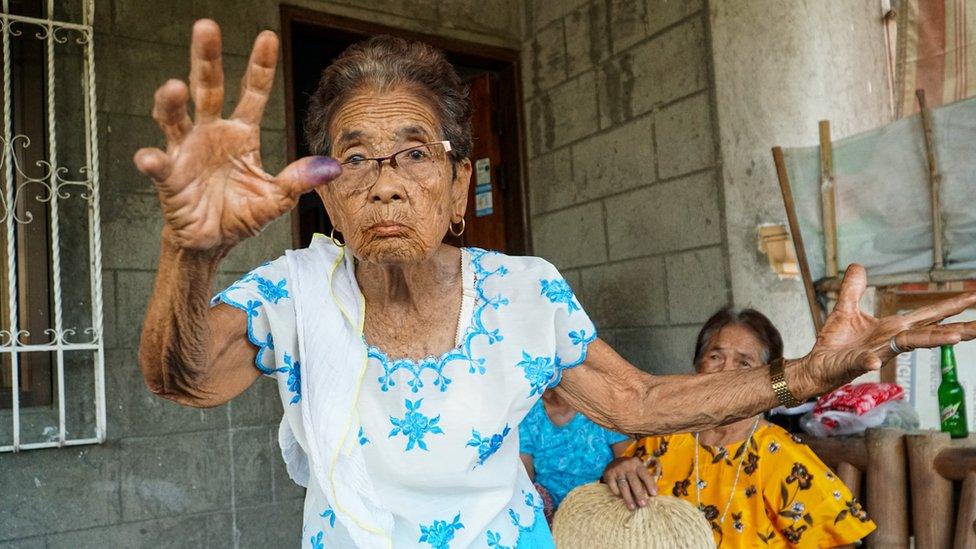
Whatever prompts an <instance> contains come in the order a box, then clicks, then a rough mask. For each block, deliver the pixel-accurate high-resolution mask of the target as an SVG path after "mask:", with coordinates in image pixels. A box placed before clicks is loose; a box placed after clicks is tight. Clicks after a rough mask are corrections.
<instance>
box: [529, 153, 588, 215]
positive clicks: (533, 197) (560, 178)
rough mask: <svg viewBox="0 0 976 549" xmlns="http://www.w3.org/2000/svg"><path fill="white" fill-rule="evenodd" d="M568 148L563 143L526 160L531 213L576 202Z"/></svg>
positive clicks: (535, 213)
mask: <svg viewBox="0 0 976 549" xmlns="http://www.w3.org/2000/svg"><path fill="white" fill-rule="evenodd" d="M569 151H570V149H569V148H568V147H566V148H562V149H558V150H556V151H554V152H552V153H549V154H545V155H542V156H538V157H536V158H533V159H531V160H529V170H528V171H529V184H528V186H529V209H530V212H531V214H532V215H537V214H541V213H544V212H547V211H549V210H554V209H557V208H564V207H566V206H569V205H570V204H573V203H575V202H576V200H577V195H576V185H575V183H574V182H573V170H572V167H573V166H572V160H571V156H570V152H569Z"/></svg>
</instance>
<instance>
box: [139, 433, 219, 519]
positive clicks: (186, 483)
mask: <svg viewBox="0 0 976 549" xmlns="http://www.w3.org/2000/svg"><path fill="white" fill-rule="evenodd" d="M229 440H230V437H229V435H228V433H227V431H226V430H222V431H203V432H199V433H181V434H175V435H167V436H160V437H145V438H132V439H125V440H123V441H121V443H120V447H121V454H120V461H121V463H122V498H121V499H122V519H123V520H124V521H126V522H129V521H137V520H146V519H151V518H163V517H166V516H173V515H184V514H189V513H203V512H208V511H216V510H219V509H222V508H225V507H227V506H228V505H230V493H231V484H232V483H231V477H230V466H229V464H230V445H229Z"/></svg>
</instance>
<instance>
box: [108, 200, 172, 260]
mask: <svg viewBox="0 0 976 549" xmlns="http://www.w3.org/2000/svg"><path fill="white" fill-rule="evenodd" d="M101 218H102V267H103V268H105V269H155V268H156V266H157V264H158V262H159V242H160V240H159V239H160V235H161V234H162V230H163V216H162V212H161V209H160V206H159V200H158V199H157V198H156V197H155V196H153V195H149V194H103V195H102V197H101Z"/></svg>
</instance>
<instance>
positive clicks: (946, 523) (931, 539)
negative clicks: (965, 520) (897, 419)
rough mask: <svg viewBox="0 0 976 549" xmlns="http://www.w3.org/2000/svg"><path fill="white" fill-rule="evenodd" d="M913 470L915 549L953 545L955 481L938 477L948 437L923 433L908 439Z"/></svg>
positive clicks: (937, 548) (909, 461)
mask: <svg viewBox="0 0 976 549" xmlns="http://www.w3.org/2000/svg"><path fill="white" fill-rule="evenodd" d="M906 442H907V446H908V466H909V468H910V470H911V488H912V526H913V530H914V533H915V547H917V548H918V549H942V548H944V547H951V546H952V514H953V511H952V482H951V481H949V480H947V479H946V478H944V477H943V476H942V475H940V474H939V472H938V470H936V467H935V458H936V456H938V455H939V452H941V451H942V450H943V449H944V448H946V447H948V446H949V435H948V434H947V433H941V432H938V431H923V432H921V433H919V434H914V435H908V436H907V437H906Z"/></svg>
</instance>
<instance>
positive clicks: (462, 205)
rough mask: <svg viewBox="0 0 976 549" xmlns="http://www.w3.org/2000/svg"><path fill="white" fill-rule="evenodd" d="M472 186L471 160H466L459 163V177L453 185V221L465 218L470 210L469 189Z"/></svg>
mask: <svg viewBox="0 0 976 549" xmlns="http://www.w3.org/2000/svg"><path fill="white" fill-rule="evenodd" d="M470 186H471V160H469V159H467V158H465V159H463V160H461V161H460V162H458V163H457V175H456V176H455V177H454V182H453V183H452V184H451V202H452V206H453V209H452V210H451V215H452V217H451V219H452V220H453V219H455V218H456V217H457V218H463V217H464V212H466V211H467V209H468V187H470Z"/></svg>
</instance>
